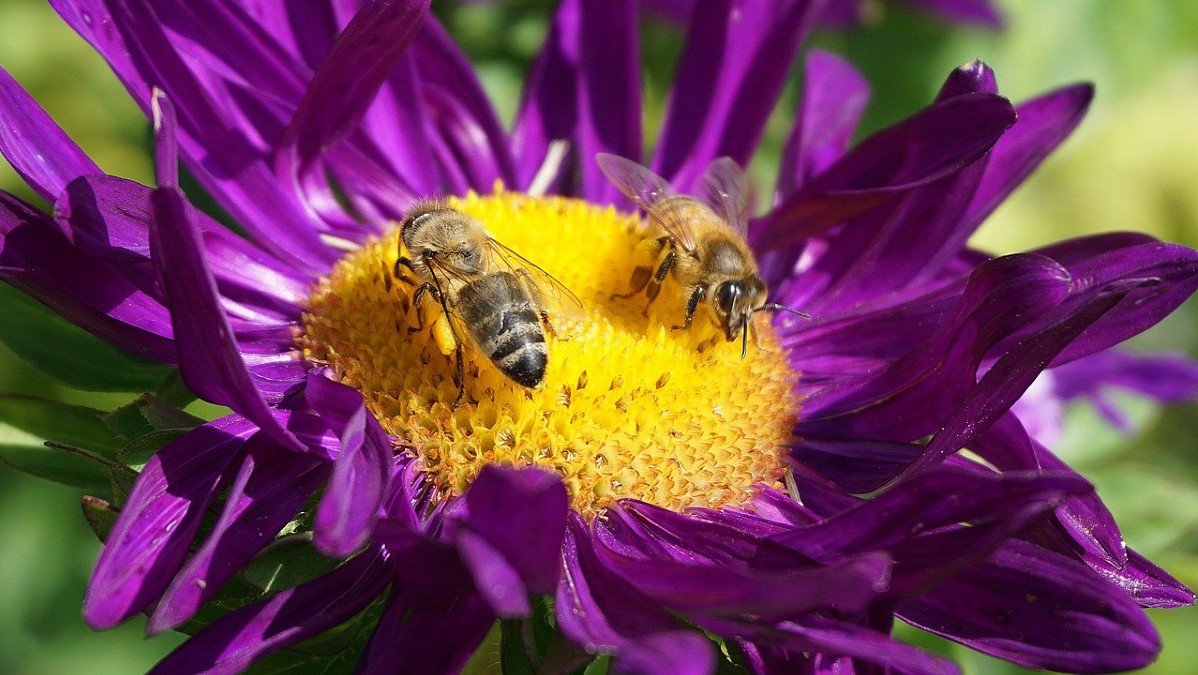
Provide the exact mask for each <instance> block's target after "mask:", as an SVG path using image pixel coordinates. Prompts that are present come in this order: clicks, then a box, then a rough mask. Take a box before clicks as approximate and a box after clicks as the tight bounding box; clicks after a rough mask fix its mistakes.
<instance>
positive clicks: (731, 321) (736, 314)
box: [711, 275, 765, 357]
mask: <svg viewBox="0 0 1198 675" xmlns="http://www.w3.org/2000/svg"><path fill="white" fill-rule="evenodd" d="M711 302H712V309H713V310H714V311H715V315H716V317H717V318H718V319H719V323H720V325H721V326H722V327H723V328H724V337H726V338H728V341H729V342H731V341H732V340H735V339H736V338H737V334H739V335H740V337H741V339H742V340H743V341H744V344H743V345H742V349H741V354H742V357H743V355H744V353H745V352H746V350H747V349H748V344H749V320H750V319H751V318H752V317H753V312H756V311H757V310H758V309H760V308H761V306H762V304H764V303H765V283H763V282H762V281H761V279H760V278H759V277H757V275H751V276H748V277H745V278H743V279H731V280H728V281H725V282H723V283H721V284H720V285H718V286H716V288H715V292H714V293H712V295H711Z"/></svg>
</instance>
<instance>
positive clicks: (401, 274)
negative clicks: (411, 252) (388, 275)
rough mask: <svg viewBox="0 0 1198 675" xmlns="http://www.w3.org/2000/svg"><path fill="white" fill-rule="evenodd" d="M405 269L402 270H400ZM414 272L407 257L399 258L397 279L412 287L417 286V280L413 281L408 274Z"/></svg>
mask: <svg viewBox="0 0 1198 675" xmlns="http://www.w3.org/2000/svg"><path fill="white" fill-rule="evenodd" d="M401 267H402V268H403V269H400V268H401ZM404 270H407V271H408V272H412V261H411V260H410V259H409V258H408V257H407V256H402V255H401V256H399V260H396V261H395V278H396V279H399V280H400V281H402V282H404V283H405V284H408V285H410V286H415V285H416V280H415V279H413V278H412V277H411V276H410V275H409V274H408V273H407V272H405V271H404Z"/></svg>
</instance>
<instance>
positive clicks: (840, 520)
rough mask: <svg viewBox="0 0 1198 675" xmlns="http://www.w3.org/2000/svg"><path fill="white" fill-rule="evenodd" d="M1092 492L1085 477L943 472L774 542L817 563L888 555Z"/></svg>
mask: <svg viewBox="0 0 1198 675" xmlns="http://www.w3.org/2000/svg"><path fill="white" fill-rule="evenodd" d="M1092 489H1093V488H1092V487H1091V486H1090V484H1089V483H1087V482H1086V481H1085V480H1084V479H1082V478H1081V477H1080V476H1072V475H1068V474H1044V475H1041V474H1038V473H1035V472H1030V471H1027V472H1010V473H1006V474H994V473H990V474H986V473H979V472H974V471H961V470H948V469H945V470H942V471H938V472H936V473H932V474H927V475H925V476H920V477H918V478H916V479H914V480H911V481H907V482H905V483H900V484H898V485H895V486H894V487H893V488H891V489H889V490H887V491H886V492H883V493H882V494H880V495H878V496H876V497H873V498H871V499H868V500H865V501H862V502H860V503H859V504H857V505H856V506H855V507H853V508H850V509H848V510H847V511H843V512H841V513H838V514H836V515H833V516H831V517H830V518H828V519H827V520H824V521H823V522H821V523H819V524H817V525H812V526H810V527H807V528H801V529H797V530H794V531H793V532H789V533H786V534H780V535H776V536H774V537H771V538H770V540H771V541H773V542H775V543H778V544H781V545H784V546H787V547H788V548H792V549H794V550H797V551H799V552H801V553H802V554H803V555H806V556H809V557H811V558H814V559H816V560H835V559H837V558H839V557H841V556H843V555H845V554H852V553H860V552H864V551H870V550H883V549H888V548H892V547H893V546H894V545H896V544H898V543H900V542H902V541H904V540H906V539H909V538H910V537H912V536H915V535H916V534H919V533H920V532H924V531H930V530H935V529H937V528H940V527H945V526H949V525H954V524H957V523H965V522H968V523H975V524H976V523H982V522H990V521H995V520H1001V519H1003V518H1004V517H1005V516H1007V515H1009V514H1010V513H1012V512H1014V511H1017V510H1019V509H1022V508H1023V507H1025V506H1028V505H1035V504H1041V505H1042V508H1043V509H1044V510H1049V509H1051V508H1052V507H1053V506H1054V505H1055V504H1056V503H1057V502H1058V501H1059V500H1060V499H1061V498H1062V497H1064V496H1065V495H1068V494H1085V493H1089V492H1091V491H1092Z"/></svg>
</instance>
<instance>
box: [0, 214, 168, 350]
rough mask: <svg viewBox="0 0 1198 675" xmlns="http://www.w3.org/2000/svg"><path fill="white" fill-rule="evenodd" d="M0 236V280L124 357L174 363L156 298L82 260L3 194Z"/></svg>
mask: <svg viewBox="0 0 1198 675" xmlns="http://www.w3.org/2000/svg"><path fill="white" fill-rule="evenodd" d="M0 236H2V239H3V248H2V249H0V279H3V280H4V281H6V282H8V283H10V284H12V285H13V286H15V287H16V288H18V289H20V290H22V291H24V292H25V293H27V294H29V295H30V296H32V297H34V298H36V299H37V300H39V301H40V302H42V303H43V304H45V305H46V306H48V307H50V308H51V309H53V310H54V311H55V312H58V313H59V314H60V315H62V316H63V317H64V318H66V319H67V320H68V321H70V322H71V323H74V324H75V325H76V326H79V327H80V328H83V329H84V330H86V331H88V332H89V333H91V334H93V335H96V336H97V337H99V338H101V339H104V340H107V341H108V342H111V343H112V344H114V345H116V346H118V347H120V348H122V349H124V350H126V351H129V352H132V353H134V354H137V355H138V356H142V357H144V358H148V359H151V360H154V361H159V362H162V363H175V362H176V360H177V359H178V352H177V351H176V349H175V344H174V340H173V335H174V331H173V329H172V327H171V316H170V313H169V312H168V311H167V309H166V307H165V306H163V303H162V299H161V298H160V297H159V296H158V294H157V293H155V294H150V293H147V292H146V290H145V289H143V288H139V287H138V285H137V284H136V283H133V282H131V281H130V280H129V279H128V278H127V277H126V276H125V274H123V273H122V271H121V270H120V269H119V268H118V267H116V266H114V265H111V264H108V263H106V262H103V261H100V260H97V259H95V258H93V257H91V256H88V255H85V254H83V253H82V252H81V251H80V250H79V249H78V248H76V247H75V246H74V245H72V244H71V242H70V241H68V240H67V238H66V237H64V236H63V235H62V233H61V232H60V230H59V228H58V227H56V226H55V225H54V224H53V223H52V222H50V219H49V218H48V217H47V216H46V215H45V214H43V213H42V212H40V211H38V210H37V209H35V208H33V207H32V206H30V205H28V204H26V203H25V202H22V201H21V200H19V199H17V198H16V197H13V196H12V195H10V194H8V193H4V192H0Z"/></svg>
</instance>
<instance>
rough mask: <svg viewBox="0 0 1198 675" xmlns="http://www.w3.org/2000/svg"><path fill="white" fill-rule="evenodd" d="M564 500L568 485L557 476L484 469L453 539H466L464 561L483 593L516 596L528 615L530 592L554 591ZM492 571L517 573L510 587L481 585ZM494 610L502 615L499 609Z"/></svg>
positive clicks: (558, 562)
mask: <svg viewBox="0 0 1198 675" xmlns="http://www.w3.org/2000/svg"><path fill="white" fill-rule="evenodd" d="M568 501H569V498H568V496H567V495H566V487H565V485H564V484H563V483H562V481H561V479H560V478H559V477H558V476H557V475H556V474H553V473H550V472H548V471H543V470H541V469H534V468H529V469H506V468H500V467H497V466H490V465H489V466H487V467H484V468H483V471H482V473H480V474H479V476H478V479H477V480H475V482H474V484H473V485H472V486H471V487H470V490H469V491H467V492H466V496H465V502H466V509H467V511H468V515H466V516H465V517H464V518H463V520H462V522H461V523H460V524H459V528H460V529H459V531H458V533H457V536H458V537H459V538H461V537H462V536H466V537H467V539H468V540H470V543H469V544H468V545H467V547H466V548H464V549H463V550H462V558H463V561H464V562H465V563H466V565H467V566H468V567H469V568H470V569H471V571H472V572H473V573H474V574H475V578H476V583H477V585H478V587H479V588H480V590H481V592H482V593H483V594H484V595H488V594H489V592H491V591H495V592H496V593H499V592H502V593H505V594H506V596H507V597H515V598H517V604H519V603H520V601H522V603H523V604H524V609H523V610H522V611H523V612H524V613H525V614H526V613H527V611H528V607H527V595H528V594H530V593H533V594H544V593H552V592H553V589H554V588H556V587H557V576H558V573H559V570H560V559H561V550H562V537H563V536H564V532H565V526H566V513H567V509H568ZM478 540H481V541H478ZM491 567H494V568H496V569H497V570H499V571H501V572H502V571H504V570H506V569H510V570H511V571H512V572H513V573H514V574H515V575H516V576H515V577H514V578H512V579H511V580H510V581H511V582H514V588H513V587H511V585H510V584H509V586H508V587H507V588H500V587H499V586H498V585H497V584H496V583H494V581H495V580H494V579H493V580H492V581H493V583H492V584H490V585H489V586H488V585H485V584H484V583H483V581H482V580H483V578H484V577H487V576H488V569H489V568H491ZM515 606H516V605H510V604H509V605H508V607H509V608H513V607H515ZM495 609H496V611H497V612H499V614H500V615H504V614H505V609H504V608H503V607H500V606H496V607H495ZM512 611H515V610H512ZM517 613H519V612H517Z"/></svg>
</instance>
